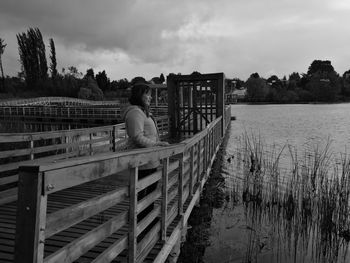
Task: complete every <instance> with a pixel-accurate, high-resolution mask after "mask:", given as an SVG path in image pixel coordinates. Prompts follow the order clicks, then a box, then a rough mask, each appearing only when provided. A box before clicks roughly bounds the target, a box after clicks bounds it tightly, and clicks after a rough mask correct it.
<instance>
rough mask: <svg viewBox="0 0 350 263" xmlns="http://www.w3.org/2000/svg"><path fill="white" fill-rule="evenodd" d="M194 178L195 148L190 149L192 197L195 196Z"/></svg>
mask: <svg viewBox="0 0 350 263" xmlns="http://www.w3.org/2000/svg"><path fill="white" fill-rule="evenodd" d="M193 176H194V146H191V149H190V196H191V197H192V195H193Z"/></svg>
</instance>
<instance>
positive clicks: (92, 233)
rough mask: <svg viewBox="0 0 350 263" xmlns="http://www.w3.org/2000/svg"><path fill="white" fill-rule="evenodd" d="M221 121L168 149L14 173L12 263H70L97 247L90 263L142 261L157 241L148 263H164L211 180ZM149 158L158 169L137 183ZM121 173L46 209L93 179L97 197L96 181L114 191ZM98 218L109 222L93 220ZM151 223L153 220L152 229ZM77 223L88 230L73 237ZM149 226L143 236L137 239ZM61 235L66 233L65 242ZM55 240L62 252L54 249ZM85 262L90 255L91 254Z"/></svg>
mask: <svg viewBox="0 0 350 263" xmlns="http://www.w3.org/2000/svg"><path fill="white" fill-rule="evenodd" d="M222 122H223V118H222V117H219V118H217V119H216V120H214V121H213V122H211V123H210V124H209V125H208V126H207V128H206V129H204V130H203V131H201V132H200V133H197V134H196V135H195V136H194V137H192V138H190V139H187V140H185V141H183V142H182V143H178V144H174V145H171V146H168V147H155V148H146V149H138V150H132V151H128V152H120V153H108V154H102V155H101V154H100V155H96V156H90V157H80V158H75V159H71V160H66V161H57V162H52V161H50V162H46V163H45V162H39V163H37V164H31V165H28V166H22V167H20V170H19V181H20V184H19V193H20V194H19V201H18V202H17V204H18V207H17V225H16V240H15V241H16V242H15V262H22V261H21V260H22V259H23V258H25V259H26V262H73V261H75V260H77V259H78V258H80V257H84V255H86V254H87V253H88V252H89V251H91V250H92V249H93V248H94V247H96V246H98V249H97V250H96V251H99V252H98V254H96V253H97V252H95V254H93V259H91V261H92V262H110V261H112V260H113V259H114V258H117V257H124V260H125V258H127V260H128V262H142V261H143V260H144V259H145V257H146V256H147V255H148V253H149V252H150V250H151V249H152V248H153V247H154V245H155V244H156V243H158V244H160V248H159V253H158V254H157V255H156V256H155V259H154V262H164V261H165V259H166V256H167V255H168V254H169V252H170V250H171V248H172V247H173V245H174V244H175V242H176V240H177V239H178V238H179V235H180V233H181V229H182V228H183V226H184V225H185V224H186V222H187V220H188V217H189V215H190V212H191V210H192V208H193V206H194V204H195V202H196V200H198V199H199V196H200V192H201V190H202V187H203V185H204V183H205V181H206V179H207V177H208V175H209V172H210V167H211V165H212V163H213V161H214V159H215V155H216V152H217V150H218V148H219V145H220V142H221V139H222V127H223V124H222ZM65 146H66V145H65ZM152 160H153V161H154V160H161V162H162V166H161V168H160V169H158V170H157V171H156V172H154V173H153V174H152V175H150V176H148V177H146V178H144V179H141V180H139V179H138V169H139V167H140V166H142V165H144V164H146V163H149V162H150V161H152ZM121 173H127V174H128V176H127V177H126V178H128V182H127V183H126V184H124V185H122V184H118V185H116V186H115V187H110V188H108V190H107V191H103V192H101V193H98V194H96V196H93V197H92V198H89V199H87V200H83V201H78V202H76V203H74V204H70V205H67V206H65V207H62V208H61V209H56V210H54V211H52V208H50V209H49V207H50V204H49V203H50V200H53V199H50V196H55V195H56V197H57V195H59V194H60V193H62V195H64V193H65V191H68V190H69V189H72V191H73V190H74V189H75V188H76V187H80V188H84V187H86V185H87V184H89V183H90V182H92V181H93V182H94V185H95V188H94V192H95V193H97V192H98V190H97V186H96V184H97V185H98V183H97V182H99V180H100V181H101V182H102V181H103V180H107V181H108V184H107V185H109V186H112V185H113V184H112V181H114V180H115V178H118V176H119V175H120V174H121ZM111 176H114V177H113V178H114V179H113V180H112V179H111ZM155 182H159V183H158V186H159V187H158V188H157V189H156V190H155V191H153V192H152V193H151V194H149V195H147V196H146V197H144V198H143V199H141V200H138V198H137V193H138V192H139V191H141V190H142V189H145V188H146V187H147V186H149V185H151V184H153V183H155ZM104 190H106V189H104ZM79 200H80V199H79ZM153 202H155V206H154V209H153V210H152V211H151V212H150V213H149V214H148V215H147V216H146V217H145V218H143V219H142V220H141V221H139V222H138V220H137V215H138V214H139V213H140V212H141V211H143V210H144V209H145V208H146V207H148V206H149V204H151V203H153ZM48 204H49V205H48ZM57 204H58V203H57ZM57 204H56V207H57ZM101 214H103V215H104V216H105V217H106V218H107V219H106V220H104V221H99V220H96V216H101ZM156 218H159V220H158V221H156V223H155V224H154V225H153V224H151V222H154V219H156ZM81 222H89V226H90V227H89V228H88V229H86V230H84V231H82V230H81V228H79V229H80V232H79V233H80V234H79V235H75V234H74V235H73V234H72V233H73V232H71V231H73V230H71V229H72V228H74V227H76V226H78V225H79V224H80V223H81ZM148 226H150V227H151V229H150V231H149V232H148V234H146V235H145V236H143V237H141V236H139V235H140V233H141V232H142V231H143V230H144V229H146V228H147V227H148ZM65 233H68V234H69V233H70V238H67V239H63V238H62V237H63V236H64V235H65ZM56 235H57V236H56ZM60 237H61V238H60ZM50 240H56V241H55V242H56V243H55V244H54V242H53V241H50ZM57 240H60V242H59V244H60V247H59V248H57V247H56V248H55V249H53V248H52V247H54V246H55V245H56V246H57ZM52 244H54V245H52ZM88 254H89V253H88ZM88 256H89V257H92V255H91V253H90V254H89V255H88Z"/></svg>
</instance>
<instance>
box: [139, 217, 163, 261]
mask: <svg viewBox="0 0 350 263" xmlns="http://www.w3.org/2000/svg"><path fill="white" fill-rule="evenodd" d="M159 231H160V223H157V224H155V225H154V226H153V227H152V229H151V230H150V231H149V232H148V233H147V234H146V235H145V237H144V238H143V239H142V240H141V241H140V243H139V244H138V245H137V255H138V256H137V261H136V262H142V261H143V259H144V258H145V257H146V256H147V254H148V253H149V251H150V250H151V249H152V247H153V246H154V245H155V243H156V242H157V240H158V239H159Z"/></svg>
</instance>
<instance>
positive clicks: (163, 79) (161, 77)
mask: <svg viewBox="0 0 350 263" xmlns="http://www.w3.org/2000/svg"><path fill="white" fill-rule="evenodd" d="M159 79H160V83H164V81H165V78H164V75H163V73H161V74H160V76H159Z"/></svg>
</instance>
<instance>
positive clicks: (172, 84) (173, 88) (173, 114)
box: [167, 75, 179, 138]
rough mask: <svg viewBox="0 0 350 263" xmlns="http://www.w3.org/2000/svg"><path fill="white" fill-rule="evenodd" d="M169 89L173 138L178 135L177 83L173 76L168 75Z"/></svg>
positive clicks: (170, 129) (170, 132)
mask: <svg viewBox="0 0 350 263" xmlns="http://www.w3.org/2000/svg"><path fill="white" fill-rule="evenodd" d="M167 89H168V113H169V119H170V125H169V134H170V137H171V138H175V137H176V135H177V125H176V123H177V121H178V120H176V111H178V110H179V108H178V107H176V83H175V80H174V79H173V76H170V75H169V76H167Z"/></svg>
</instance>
